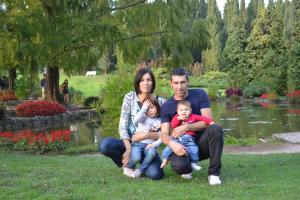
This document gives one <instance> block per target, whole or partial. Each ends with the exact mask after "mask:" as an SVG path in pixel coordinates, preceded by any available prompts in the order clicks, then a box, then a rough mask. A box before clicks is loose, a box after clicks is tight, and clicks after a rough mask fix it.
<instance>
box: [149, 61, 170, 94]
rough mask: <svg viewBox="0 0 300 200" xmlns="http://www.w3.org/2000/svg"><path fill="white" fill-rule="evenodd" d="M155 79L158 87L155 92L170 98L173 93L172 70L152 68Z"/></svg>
mask: <svg viewBox="0 0 300 200" xmlns="http://www.w3.org/2000/svg"><path fill="white" fill-rule="evenodd" d="M152 71H153V74H154V77H155V81H156V89H155V94H156V95H158V96H161V97H163V98H165V99H168V98H169V97H170V96H172V95H173V91H172V89H171V87H170V72H169V70H168V69H167V68H162V67H161V68H152Z"/></svg>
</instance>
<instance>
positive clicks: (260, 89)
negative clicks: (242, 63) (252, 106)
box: [243, 82, 268, 98]
mask: <svg viewBox="0 0 300 200" xmlns="http://www.w3.org/2000/svg"><path fill="white" fill-rule="evenodd" d="M267 92H268V87H267V86H266V85H265V84H264V83H260V82H256V83H255V82H253V83H250V85H249V86H247V87H245V88H244V90H243V93H244V96H245V97H249V98H253V97H259V96H260V95H262V94H263V93H267Z"/></svg>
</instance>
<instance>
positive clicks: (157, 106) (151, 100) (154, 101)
mask: <svg viewBox="0 0 300 200" xmlns="http://www.w3.org/2000/svg"><path fill="white" fill-rule="evenodd" d="M148 99H149V100H150V102H151V103H152V104H153V105H154V106H155V107H156V110H157V117H159V116H160V106H159V103H158V100H157V98H156V97H154V96H150V97H149V98H148ZM148 99H145V100H144V101H146V100H148ZM144 101H143V102H144Z"/></svg>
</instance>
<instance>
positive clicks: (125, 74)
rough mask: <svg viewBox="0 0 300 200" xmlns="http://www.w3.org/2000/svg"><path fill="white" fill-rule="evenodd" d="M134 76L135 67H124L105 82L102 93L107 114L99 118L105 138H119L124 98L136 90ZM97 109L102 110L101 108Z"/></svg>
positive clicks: (102, 106) (103, 105)
mask: <svg viewBox="0 0 300 200" xmlns="http://www.w3.org/2000/svg"><path fill="white" fill-rule="evenodd" d="M134 74H135V67H134V66H131V65H126V66H122V67H121V68H119V69H118V70H117V71H116V72H115V74H114V75H112V76H111V77H110V79H108V80H106V82H105V85H104V88H103V90H102V92H101V96H102V98H103V102H102V105H101V108H102V109H104V110H105V113H104V115H101V116H99V117H101V125H102V127H103V134H104V135H105V136H118V125H119V118H120V113H121V106H122V102H123V98H124V96H125V94H127V93H128V92H129V91H133V90H134V87H133V81H134ZM97 109H98V110H101V109H99V108H97Z"/></svg>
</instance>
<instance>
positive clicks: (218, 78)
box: [189, 71, 229, 89]
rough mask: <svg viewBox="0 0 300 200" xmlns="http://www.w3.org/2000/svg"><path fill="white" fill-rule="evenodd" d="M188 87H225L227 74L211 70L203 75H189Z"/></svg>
mask: <svg viewBox="0 0 300 200" xmlns="http://www.w3.org/2000/svg"><path fill="white" fill-rule="evenodd" d="M189 83H190V87H211V86H213V87H217V88H220V89H221V88H222V89H225V88H227V87H228V85H229V83H228V75H227V73H224V72H218V71H211V72H207V73H206V74H204V75H203V76H200V77H199V76H190V80H189Z"/></svg>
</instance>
